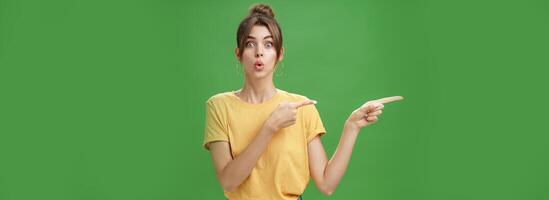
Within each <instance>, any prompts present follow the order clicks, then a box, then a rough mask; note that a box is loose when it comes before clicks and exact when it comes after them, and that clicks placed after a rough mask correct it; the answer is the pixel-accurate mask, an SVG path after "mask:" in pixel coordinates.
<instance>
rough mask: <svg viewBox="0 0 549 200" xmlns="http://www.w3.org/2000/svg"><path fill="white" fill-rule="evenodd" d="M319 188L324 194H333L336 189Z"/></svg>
mask: <svg viewBox="0 0 549 200" xmlns="http://www.w3.org/2000/svg"><path fill="white" fill-rule="evenodd" d="M318 190H319V191H320V193H322V194H323V195H324V196H332V194H334V189H332V188H326V187H319V188H318Z"/></svg>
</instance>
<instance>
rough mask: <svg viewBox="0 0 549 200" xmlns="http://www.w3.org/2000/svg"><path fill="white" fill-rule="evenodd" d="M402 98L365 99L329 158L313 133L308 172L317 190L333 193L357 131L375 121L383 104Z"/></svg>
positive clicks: (343, 171) (348, 158) (353, 114)
mask: <svg viewBox="0 0 549 200" xmlns="http://www.w3.org/2000/svg"><path fill="white" fill-rule="evenodd" d="M401 99H402V97H400V96H396V97H388V98H383V99H379V100H375V101H369V102H366V103H365V104H364V105H362V106H361V107H360V108H358V109H357V110H355V111H353V113H352V114H351V116H349V118H348V119H347V121H346V122H345V125H344V126H343V127H344V128H343V133H342V134H341V138H340V140H339V144H338V145H337V149H336V151H335V153H334V155H333V156H332V159H330V160H329V161H328V158H327V156H326V153H325V151H324V147H323V146H322V142H321V141H320V137H319V136H316V137H315V138H314V139H313V140H311V141H310V142H309V144H308V145H307V148H308V151H309V171H310V173H311V177H312V178H313V181H314V182H315V185H316V186H317V188H318V190H319V191H320V192H321V193H322V194H324V195H327V196H330V195H332V194H333V192H334V191H335V189H336V188H337V186H338V185H339V182H340V180H341V178H342V177H343V174H345V171H346V170H347V166H348V164H349V160H350V159H351V154H352V152H353V147H354V145H355V141H356V138H357V136H358V134H359V132H360V130H361V129H362V128H364V127H366V126H367V125H370V124H373V123H375V122H377V116H379V115H381V112H382V111H381V110H382V109H383V107H384V105H383V104H384V103H389V102H393V101H398V100H401Z"/></svg>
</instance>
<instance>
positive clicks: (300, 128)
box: [203, 4, 403, 200]
mask: <svg viewBox="0 0 549 200" xmlns="http://www.w3.org/2000/svg"><path fill="white" fill-rule="evenodd" d="M236 45H237V47H236V48H235V56H236V59H237V60H238V61H239V63H240V64H241V65H242V70H243V71H244V74H245V76H244V77H245V78H244V84H243V86H242V88H241V89H238V90H235V91H229V92H223V93H219V94H216V95H213V96H212V97H210V98H209V99H208V100H207V101H206V113H205V115H206V122H205V133H204V142H203V146H204V148H206V149H208V150H209V151H210V153H211V157H212V160H213V164H214V168H215V173H216V177H217V179H218V181H219V183H220V185H221V187H222V188H223V191H224V194H225V197H226V198H228V199H231V200H248V199H253V200H257V199H261V200H262V199H293V200H295V199H302V197H301V194H302V193H303V191H304V190H305V188H306V187H307V184H308V182H309V177H312V179H313V181H314V183H315V185H316V187H317V188H318V190H319V191H320V192H321V193H322V194H324V195H327V196H329V195H332V194H333V192H334V191H335V189H336V187H337V186H338V184H339V182H340V180H341V178H342V177H343V175H344V173H345V171H346V169H347V165H348V163H349V159H350V157H351V153H352V151H353V146H354V144H355V141H356V138H357V137H358V135H359V132H360V130H361V129H362V128H364V127H366V126H368V125H370V124H373V123H375V122H377V121H378V117H379V116H380V115H381V113H382V110H383V107H384V104H387V103H389V102H393V101H398V100H401V99H403V98H402V97H401V96H393V97H387V98H382V99H377V100H372V101H367V102H366V103H364V104H363V105H362V106H360V107H358V108H357V109H356V110H354V111H352V112H351V113H350V115H349V117H348V118H347V120H346V121H345V124H344V126H343V131H342V134H341V137H340V140H339V144H338V146H337V149H336V151H335V153H334V155H333V156H332V157H331V159H328V158H327V156H326V153H325V151H324V148H323V146H322V142H321V136H323V135H324V134H325V133H326V130H325V129H324V126H323V124H322V120H321V119H320V115H319V113H318V111H317V109H316V107H315V104H316V103H317V102H316V101H314V100H311V99H309V98H307V97H305V96H303V95H299V94H294V93H291V92H288V91H285V90H282V89H279V88H276V87H275V85H274V83H273V73H274V72H275V71H276V69H277V64H278V63H279V62H280V61H282V59H283V58H284V47H283V45H282V31H281V28H280V26H279V25H278V23H277V21H276V20H275V14H274V12H273V10H272V9H271V8H270V7H269V6H268V5H265V4H256V5H253V6H252V7H251V9H250V12H249V15H248V16H247V17H245V18H244V19H243V20H242V21H241V23H240V25H239V26H238V29H237V33H236Z"/></svg>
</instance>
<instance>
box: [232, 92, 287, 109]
mask: <svg viewBox="0 0 549 200" xmlns="http://www.w3.org/2000/svg"><path fill="white" fill-rule="evenodd" d="M237 91H238V90H234V91H231V92H230V96H231V97H233V99H234V100H236V101H237V102H238V103H239V104H242V105H245V106H248V107H260V106H265V105H269V104H272V103H273V102H276V100H277V99H279V98H280V96H281V92H282V90H280V89H276V93H275V94H274V95H273V96H272V97H271V98H269V99H267V100H265V101H263V102H261V103H249V102H246V101H244V100H242V99H240V97H238V96H236V92H237Z"/></svg>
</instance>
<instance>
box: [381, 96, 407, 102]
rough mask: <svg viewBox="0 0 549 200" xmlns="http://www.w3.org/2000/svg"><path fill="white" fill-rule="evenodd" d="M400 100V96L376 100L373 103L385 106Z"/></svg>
mask: <svg viewBox="0 0 549 200" xmlns="http://www.w3.org/2000/svg"><path fill="white" fill-rule="evenodd" d="M402 99H404V97H402V96H392V97H385V98H381V99H378V100H375V101H376V102H378V103H382V104H386V103H391V102H395V101H400V100H402Z"/></svg>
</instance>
